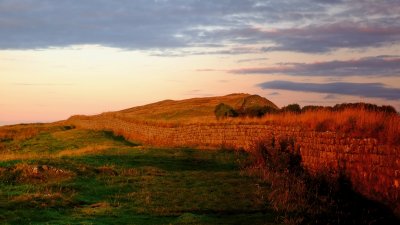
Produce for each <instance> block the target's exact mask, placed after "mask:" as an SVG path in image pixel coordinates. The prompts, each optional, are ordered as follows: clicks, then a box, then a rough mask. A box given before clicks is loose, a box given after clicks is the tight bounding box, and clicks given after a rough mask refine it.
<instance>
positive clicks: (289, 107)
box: [281, 104, 301, 113]
mask: <svg viewBox="0 0 400 225" xmlns="http://www.w3.org/2000/svg"><path fill="white" fill-rule="evenodd" d="M281 111H282V112H291V113H301V108H300V106H299V104H290V105H287V106H285V107H283V108H282V109H281Z"/></svg>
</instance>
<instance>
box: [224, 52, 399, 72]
mask: <svg viewBox="0 0 400 225" xmlns="http://www.w3.org/2000/svg"><path fill="white" fill-rule="evenodd" d="M229 72H230V73H235V74H286V75H292V76H337V77H343V76H400V57H398V56H376V57H368V58H361V59H357V60H348V61H328V62H315V63H285V64H281V65H278V66H275V67H263V68H243V69H236V70H231V71H229Z"/></svg>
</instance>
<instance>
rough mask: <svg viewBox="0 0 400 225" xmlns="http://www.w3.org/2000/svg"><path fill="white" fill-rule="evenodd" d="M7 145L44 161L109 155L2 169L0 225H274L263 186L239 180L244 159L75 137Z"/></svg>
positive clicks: (103, 136)
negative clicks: (72, 152)
mask: <svg viewBox="0 0 400 225" xmlns="http://www.w3.org/2000/svg"><path fill="white" fill-rule="evenodd" d="M7 144H8V145H9V146H11V147H16V148H14V149H13V151H16V152H32V151H33V152H34V151H43V152H47V153H49V154H52V153H53V152H57V151H61V150H65V149H73V148H81V147H85V146H89V145H107V146H110V147H109V148H108V149H106V150H103V151H101V152H98V153H90V154H83V155H82V154H80V155H76V156H63V157H56V158H43V159H28V160H13V161H3V162H1V163H0V224H275V223H274V221H275V220H276V218H275V217H276V215H274V213H273V211H272V210H271V209H269V208H268V206H267V205H266V204H265V199H263V196H266V194H267V192H268V188H266V187H267V185H265V184H264V183H262V182H261V181H260V180H257V179H256V178H251V177H248V176H244V175H242V174H241V172H240V168H239V166H238V164H237V162H238V161H243V160H245V159H246V157H247V156H246V155H245V154H243V153H237V152H236V153H235V152H232V151H222V150H221V151H204V150H203V151H201V150H193V149H153V148H142V147H138V146H136V145H135V144H132V143H129V142H127V141H125V140H124V139H122V138H119V137H114V136H113V135H112V134H110V133H107V132H95V131H87V130H78V129H72V130H62V131H54V132H47V133H40V134H39V135H38V136H36V137H33V138H31V139H28V140H24V141H20V142H18V143H17V142H10V143H7ZM38 165H39V166H41V167H38ZM43 166H46V169H43V168H44V167H43ZM34 168H39V172H38V173H34V172H32V170H33V169H34Z"/></svg>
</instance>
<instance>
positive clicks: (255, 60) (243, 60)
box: [236, 58, 268, 63]
mask: <svg viewBox="0 0 400 225" xmlns="http://www.w3.org/2000/svg"><path fill="white" fill-rule="evenodd" d="M267 59H268V58H251V59H241V60H238V61H236V62H237V63H246V62H257V61H266V60H267Z"/></svg>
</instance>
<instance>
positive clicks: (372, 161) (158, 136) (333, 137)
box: [68, 115, 400, 215]
mask: <svg viewBox="0 0 400 225" xmlns="http://www.w3.org/2000/svg"><path fill="white" fill-rule="evenodd" d="M68 122H70V123H72V124H74V125H75V126H77V127H81V128H86V129H95V130H110V131H113V132H114V133H115V134H117V135H123V136H124V137H125V138H127V139H129V140H134V141H139V142H141V143H143V144H147V145H154V146H167V147H199V148H221V147H226V148H235V149H244V150H250V149H251V147H252V146H253V144H254V143H255V142H256V141H257V140H260V139H265V138H271V137H274V138H276V139H282V138H293V139H294V140H295V144H296V147H297V148H298V149H299V150H300V154H301V156H302V163H303V165H304V167H305V168H306V169H308V170H309V171H310V172H311V173H314V174H315V173H326V172H328V171H329V172H334V173H337V172H338V171H339V170H340V172H341V173H343V174H344V175H346V176H347V177H348V178H349V179H350V180H351V182H352V184H353V186H354V189H355V190H356V191H358V192H359V193H361V194H363V195H365V196H367V197H369V198H370V199H373V200H378V201H380V202H382V203H384V204H386V205H388V206H390V207H391V208H393V209H395V210H396V213H397V214H398V215H399V212H400V147H399V146H386V145H380V144H378V141H377V140H376V139H374V138H362V139H360V138H358V139H357V138H350V137H347V136H346V135H343V134H340V133H336V132H315V131H310V130H304V129H302V128H300V127H284V126H277V125H266V124H264V125H263V124H226V123H215V124H196V125H180V126H177V125H176V126H169V127H168V126H157V125H154V124H145V123H133V122H131V121H124V119H122V118H116V117H109V116H101V115H100V116H96V117H90V118H89V117H83V116H79V117H73V118H71V119H70V120H69V121H68Z"/></svg>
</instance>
